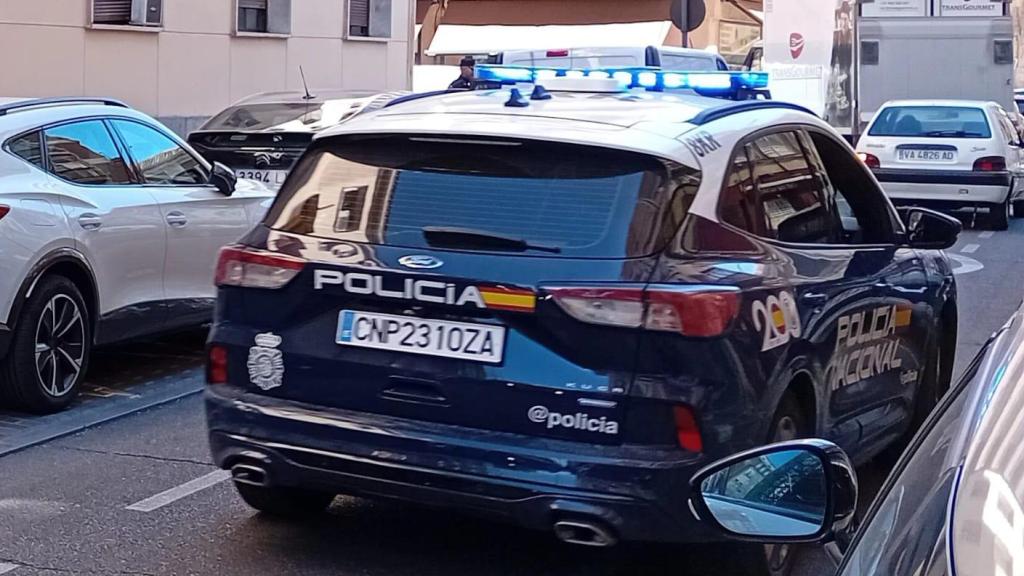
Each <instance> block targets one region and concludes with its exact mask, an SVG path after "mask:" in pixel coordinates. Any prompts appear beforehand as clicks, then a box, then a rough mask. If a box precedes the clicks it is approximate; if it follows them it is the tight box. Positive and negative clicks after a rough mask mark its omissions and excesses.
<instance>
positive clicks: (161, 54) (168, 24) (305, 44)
mask: <svg viewBox="0 0 1024 576" xmlns="http://www.w3.org/2000/svg"><path fill="white" fill-rule="evenodd" d="M235 1H236V0H164V14H163V27H162V28H159V29H141V28H134V27H117V29H113V30H112V29H110V27H106V29H99V28H98V27H91V26H90V25H89V15H90V8H89V6H90V0H0V54H6V55H7V56H6V57H5V58H4V62H3V64H2V65H0V96H81V95H88V96H111V97H115V98H120V99H123V100H125V101H126V102H128V103H129V104H131V105H132V106H135V107H137V108H139V109H141V110H143V111H145V112H147V113H149V114H152V115H154V116H157V117H159V118H161V119H163V120H165V121H168V123H169V124H170V125H171V126H172V128H175V129H180V128H181V127H180V126H176V125H175V124H176V123H180V122H181V121H187V122H188V123H189V124H194V123H195V122H196V121H198V119H200V118H203V117H206V116H209V115H211V114H213V113H215V112H217V111H218V110H220V109H222V108H224V107H225V106H227V105H228V104H230V103H231V102H233V101H235V100H237V99H239V98H242V97H243V96H246V95H249V94H252V93H254V92H261V91H268V90H284V89H299V88H301V86H302V83H301V80H300V79H299V66H300V65H301V66H302V67H303V69H304V71H305V73H306V79H307V81H308V82H309V84H310V86H311V87H317V88H346V89H348V88H367V89H379V90H385V89H387V90H399V89H408V88H409V87H410V85H411V81H412V80H411V74H412V72H411V70H412V43H411V37H412V29H413V24H412V20H413V9H414V6H413V2H414V0H393V3H392V23H391V36H392V37H391V39H390V40H388V41H375V40H349V39H345V38H344V31H345V30H346V26H345V21H344V19H345V10H344V5H345V3H344V0H293V2H292V22H291V27H292V32H291V34H290V35H289V36H287V37H269V36H264V37H250V36H245V37H242V36H237V35H235V34H234V28H235V25H234V18H233V15H234V11H235Z"/></svg>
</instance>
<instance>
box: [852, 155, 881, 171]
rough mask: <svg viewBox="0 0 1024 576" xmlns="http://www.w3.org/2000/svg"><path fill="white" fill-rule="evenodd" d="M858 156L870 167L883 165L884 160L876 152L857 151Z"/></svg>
mask: <svg viewBox="0 0 1024 576" xmlns="http://www.w3.org/2000/svg"><path fill="white" fill-rule="evenodd" d="M857 157H858V158H860V161H861V162H863V163H864V165H865V166H867V167H868V168H879V167H881V166H882V162H881V161H879V159H878V156H875V155H874V154H868V153H867V152H857Z"/></svg>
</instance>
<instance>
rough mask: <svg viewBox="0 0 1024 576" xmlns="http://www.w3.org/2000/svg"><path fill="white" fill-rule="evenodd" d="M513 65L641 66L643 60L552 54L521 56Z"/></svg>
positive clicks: (631, 57) (622, 56)
mask: <svg viewBox="0 0 1024 576" xmlns="http://www.w3.org/2000/svg"><path fill="white" fill-rule="evenodd" d="M509 64H511V65H514V66H550V67H551V68H611V67H615V66H643V65H644V62H643V61H642V60H641V59H640V58H637V57H635V56H626V55H619V56H611V55H606V56H572V57H569V56H552V57H550V58H548V57H538V58H532V57H529V56H527V57H523V58H517V59H514V60H512V61H511V62H509Z"/></svg>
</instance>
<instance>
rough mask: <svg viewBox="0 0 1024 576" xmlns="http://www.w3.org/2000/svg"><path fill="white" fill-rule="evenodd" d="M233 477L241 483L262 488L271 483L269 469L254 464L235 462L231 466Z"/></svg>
mask: <svg viewBox="0 0 1024 576" xmlns="http://www.w3.org/2000/svg"><path fill="white" fill-rule="evenodd" d="M231 478H232V479H233V480H234V481H235V482H238V483H239V484H248V485H250V486H259V487H261V488H262V487H266V486H267V485H268V484H269V482H268V476H267V471H266V470H264V469H263V468H262V467H260V466H256V465H253V464H235V465H234V466H232V467H231Z"/></svg>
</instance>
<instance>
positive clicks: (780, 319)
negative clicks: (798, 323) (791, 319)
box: [772, 309, 786, 326]
mask: <svg viewBox="0 0 1024 576" xmlns="http://www.w3.org/2000/svg"><path fill="white" fill-rule="evenodd" d="M772 322H774V323H775V325H776V326H785V325H786V316H785V314H783V313H782V310H778V309H776V310H775V311H774V312H772Z"/></svg>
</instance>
